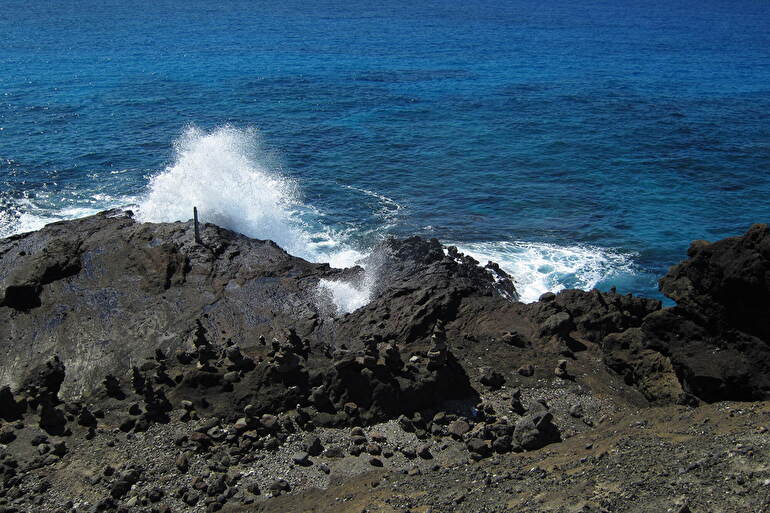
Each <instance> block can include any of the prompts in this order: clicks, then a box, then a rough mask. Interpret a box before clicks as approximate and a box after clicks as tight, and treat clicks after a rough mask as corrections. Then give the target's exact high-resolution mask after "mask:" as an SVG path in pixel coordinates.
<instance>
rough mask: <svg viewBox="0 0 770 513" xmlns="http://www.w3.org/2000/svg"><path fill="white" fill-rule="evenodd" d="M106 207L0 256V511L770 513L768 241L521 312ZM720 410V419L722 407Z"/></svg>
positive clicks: (423, 268) (448, 285)
mask: <svg viewBox="0 0 770 513" xmlns="http://www.w3.org/2000/svg"><path fill="white" fill-rule="evenodd" d="M201 236H202V240H203V243H202V244H196V243H195V241H194V238H193V227H192V225H191V223H190V222H187V223H167V224H142V223H137V222H136V221H134V219H133V217H132V215H131V213H130V212H127V211H120V210H114V211H107V212H103V213H101V214H97V215H95V216H91V217H87V218H83V219H78V220H74V221H66V222H59V223H54V224H51V225H48V226H46V227H45V228H43V229H42V230H40V231H38V232H33V233H28V234H22V235H17V236H13V237H10V238H7V239H3V240H0V335H2V336H0V360H1V361H2V362H3V363H2V365H0V512H17V511H18V512H22V511H23V512H26V511H30V512H32V511H36V512H37V511H40V512H70V511H78V512H91V511H137V512H140V511H141V512H172V511H173V512H182V511H189V512H203V511H220V510H221V511H356V512H361V511H372V512H374V511H383V512H384V511H397V512H405V511H412V512H421V513H425V512H427V511H433V512H439V511H474V512H475V511H553V512H556V511H565V512H567V511H569V512H573V511H586V512H587V511H656V512H659V511H679V512H686V511H693V512H698V511H765V510H766V508H768V507H770V502H768V496H769V495H770V458H769V457H768V452H767V449H768V445H769V444H768V436H770V435H768V434H767V426H768V422H770V418H769V417H768V416H769V415H770V404H769V403H768V402H767V400H768V393H769V392H770V372H769V371H770V348H769V345H768V344H769V343H770V230H768V227H767V226H766V225H754V226H752V227H751V228H750V229H749V231H748V232H747V233H746V234H744V235H742V236H740V237H733V238H729V239H725V240H722V241H718V242H714V243H708V242H705V241H696V242H694V243H693V244H692V245H691V247H690V248H689V250H688V252H687V259H686V260H684V261H683V262H682V263H680V264H678V265H676V266H674V267H672V268H671V270H670V271H669V273H668V274H667V275H666V276H664V277H663V278H662V279H661V281H660V286H661V291H662V292H663V293H664V294H665V295H667V296H668V297H670V298H671V299H673V300H674V301H675V302H676V306H674V307H670V308H663V307H662V305H661V304H660V302H659V301H655V300H650V299H645V298H638V297H633V296H630V295H620V294H617V293H615V292H614V291H612V292H598V291H590V292H583V291H578V290H567V291H562V292H561V293H559V294H551V293H549V294H544V295H543V297H541V298H540V300H539V301H538V302H536V303H532V304H523V303H519V302H516V301H515V298H516V291H515V283H514V282H513V281H512V280H511V278H510V277H509V276H507V275H506V274H505V273H504V271H502V270H501V269H500V268H499V267H498V266H496V265H495V264H493V263H488V264H487V265H485V266H480V265H479V264H478V262H476V261H474V260H473V259H472V258H470V257H467V256H465V255H462V254H461V253H459V252H458V251H457V250H456V249H455V248H452V247H450V248H443V247H442V246H441V244H440V243H439V242H438V241H436V240H424V239H420V238H417V237H415V238H410V239H405V240H395V239H391V240H387V241H385V242H384V243H382V244H381V246H380V247H378V248H377V249H376V250H375V251H374V252H373V253H372V255H371V256H370V257H369V259H370V260H369V262H368V263H367V270H374V272H376V274H377V276H378V278H379V279H378V280H377V285H376V290H375V291H374V293H373V295H372V298H373V299H372V300H371V301H370V302H369V304H367V305H366V306H364V307H362V308H360V309H358V310H356V311H354V312H352V313H349V314H344V315H336V314H335V311H334V305H333V304H332V303H331V302H330V301H329V298H328V297H324V296H323V295H322V294H319V287H318V283H319V281H320V280H322V279H323V280H345V281H355V280H359V279H361V274H362V272H363V270H362V269H360V268H353V269H333V268H331V267H330V266H329V265H327V264H313V263H309V262H306V261H304V260H302V259H299V258H296V257H293V256H291V255H289V254H288V253H286V252H285V251H283V250H282V249H281V248H279V247H278V246H276V245H275V244H274V243H272V242H270V241H260V240H254V239H249V238H247V237H245V236H242V235H239V234H237V233H234V232H231V231H228V230H224V229H222V228H219V227H217V226H214V225H204V226H202V230H201ZM738 401H740V402H738Z"/></svg>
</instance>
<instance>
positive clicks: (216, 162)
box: [137, 127, 369, 313]
mask: <svg viewBox="0 0 770 513" xmlns="http://www.w3.org/2000/svg"><path fill="white" fill-rule="evenodd" d="M175 151H176V156H175V159H174V162H173V163H172V164H171V165H170V166H168V167H167V168H166V169H165V170H164V171H162V172H161V173H159V174H157V175H156V176H154V177H153V178H152V179H151V180H150V184H149V187H148V188H149V191H148V193H147V195H146V196H145V197H144V198H143V200H142V201H141V202H140V204H139V208H138V212H137V218H138V219H139V220H141V221H150V222H164V221H166V222H172V221H185V220H188V219H190V218H191V217H192V207H193V206H197V207H198V212H199V215H200V219H201V221H202V222H210V223H214V224H217V225H219V226H222V227H224V228H228V229H230V230H233V231H237V232H240V233H243V234H244V235H247V236H249V237H253V238H258V239H270V240H272V241H274V242H276V243H277V244H278V245H279V246H281V247H282V248H283V249H284V250H286V251H288V252H289V253H290V254H292V255H295V256H298V257H301V258H304V259H306V260H309V261H312V262H329V263H330V264H331V265H332V266H333V267H351V266H353V265H355V264H356V263H357V262H358V261H359V260H361V259H362V258H363V257H364V256H365V255H364V253H362V252H360V251H357V250H355V249H353V248H350V247H348V246H347V245H346V244H345V243H344V242H342V241H340V240H339V239H338V238H337V237H335V235H334V234H333V233H332V232H331V231H330V230H328V229H325V228H323V227H318V228H316V229H315V231H313V229H312V228H311V227H310V226H309V225H308V224H307V223H304V222H303V221H302V218H301V215H302V213H303V212H305V213H306V212H307V211H308V209H307V208H306V207H305V205H303V204H302V202H301V201H300V197H299V189H298V187H297V184H296V183H295V182H294V181H292V180H290V179H289V178H287V177H285V176H282V175H281V174H280V173H279V172H278V170H277V169H276V166H275V165H274V163H273V162H271V159H270V157H269V155H268V154H267V153H266V152H265V151H264V150H263V147H262V144H261V141H260V138H259V136H258V134H257V132H256V131H255V130H248V129H247V130H240V129H236V128H233V127H221V128H218V129H215V130H213V131H211V132H205V131H203V130H200V129H198V128H195V127H190V128H188V129H187V130H186V131H185V133H184V135H183V136H182V137H180V139H179V140H178V141H177V142H176V144H175ZM362 286H364V285H362ZM321 287H322V288H325V289H326V290H327V291H328V292H330V293H331V296H332V299H333V301H334V303H335V304H336V306H337V310H338V312H342V313H344V312H348V311H351V309H355V308H358V307H359V306H362V305H363V304H365V303H366V302H367V301H368V297H369V296H368V294H369V292H368V290H365V289H364V288H360V289H359V288H356V287H354V286H352V285H350V284H345V283H342V282H335V283H334V284H322V285H321Z"/></svg>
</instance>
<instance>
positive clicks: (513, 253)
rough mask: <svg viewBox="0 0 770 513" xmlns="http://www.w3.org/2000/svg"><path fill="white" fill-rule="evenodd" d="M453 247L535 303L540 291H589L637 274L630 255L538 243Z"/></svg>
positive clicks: (582, 246) (482, 243)
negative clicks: (495, 269)
mask: <svg viewBox="0 0 770 513" xmlns="http://www.w3.org/2000/svg"><path fill="white" fill-rule="evenodd" d="M457 248H458V249H459V250H460V251H462V252H463V253H466V254H468V255H470V256H472V257H473V258H475V259H476V260H478V261H479V262H481V264H485V263H486V262H487V261H489V260H491V261H493V262H497V263H498V264H500V267H502V268H503V270H505V271H506V272H507V273H509V274H510V275H511V276H513V278H514V283H515V285H516V290H517V291H518V293H519V296H520V299H521V301H523V302H525V303H531V302H533V301H537V299H538V297H540V295H541V294H543V293H544V292H558V291H560V290H562V289H565V288H577V289H583V290H590V289H593V288H594V287H596V286H597V284H599V283H601V282H606V281H608V280H611V279H612V278H613V277H619V276H622V275H627V274H634V273H636V272H637V269H636V268H635V265H634V262H633V255H629V254H623V253H619V252H617V251H613V250H609V249H603V248H597V247H592V246H585V245H576V246H559V245H556V244H547V243H538V242H520V241H515V242H507V241H501V242H478V243H469V244H457Z"/></svg>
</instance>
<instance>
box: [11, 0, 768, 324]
mask: <svg viewBox="0 0 770 513" xmlns="http://www.w3.org/2000/svg"><path fill="white" fill-rule="evenodd" d="M0 13H1V15H0V236H8V235H11V234H14V233H19V232H24V231H29V230H33V229H37V228H39V227H41V226H43V225H44V224H45V223H47V222H51V221H54V220H58V219H65V218H73V217H78V216H83V215H86V214H89V213H93V212H96V211H99V210H102V209H105V208H108V207H115V206H126V205H131V208H132V209H134V211H135V212H136V213H137V216H138V217H139V218H140V219H143V220H148V221H173V220H187V219H189V218H190V217H191V216H192V207H193V205H197V206H198V208H199V210H200V213H201V219H202V220H203V221H210V222H215V223H218V224H220V225H223V226H226V227H229V228H232V229H234V230H237V231H240V232H242V233H245V234H247V235H250V236H253V237H258V238H270V239H274V240H276V242H278V243H279V244H281V245H282V246H283V247H284V248H285V249H287V250H288V251H290V252H292V253H294V254H297V255H299V256H302V257H305V258H308V259H311V260H316V261H331V262H332V263H333V264H335V265H340V266H343V265H350V264H352V263H354V262H355V261H356V260H357V259H358V258H360V257H361V256H362V255H365V254H366V253H367V251H368V250H369V249H370V248H371V247H372V245H373V244H375V243H376V242H377V241H378V240H380V239H381V238H382V237H385V236H387V235H389V234H393V235H397V236H405V235H413V234H418V235H422V236H430V237H433V236H435V237H438V238H439V239H441V240H442V242H444V243H446V244H455V245H457V246H459V247H460V248H461V249H462V250H464V251H466V252H469V253H471V254H473V255H474V256H476V257H477V258H478V259H479V260H481V261H482V262H485V261H486V260H488V259H493V260H495V261H497V262H499V263H500V264H501V265H502V266H503V268H505V269H507V270H508V271H509V272H511V273H512V274H513V275H514V277H515V279H516V282H517V288H518V290H519V292H520V294H521V296H522V299H524V300H526V301H532V300H535V299H536V298H537V297H538V296H539V295H540V294H541V293H542V292H545V291H547V290H559V289H561V288H564V287H578V288H584V289H590V288H593V287H598V288H600V289H608V288H609V287H611V286H616V287H617V288H618V290H619V291H621V292H632V293H635V294H641V295H645V296H650V297H657V298H660V294H659V293H658V291H657V278H659V277H660V276H661V275H662V274H664V273H665V272H666V270H667V268H668V267H669V266H670V265H672V264H674V263H676V262H678V261H679V260H681V259H682V258H684V257H685V253H686V249H687V247H688V245H689V242H690V241H691V240H693V239H701V238H702V239H708V240H715V239H719V238H722V237H726V236H731V235H737V234H740V233H742V232H744V231H745V230H746V229H747V228H748V227H749V226H750V225H751V224H752V223H754V222H768V221H770V201H769V198H770V2H767V1H765V0H755V1H752V0H737V1H732V2H725V1H713V0H705V1H697V2H696V1H693V0H685V1H681V0H667V1H644V0H642V1H634V2H631V1H629V0H620V1H590V0H589V1H583V2H574V1H568V0H553V1H548V2H541V1H531V0H512V1H503V2H500V1H486V0H485V1H473V0H471V1H466V2H450V1H436V0H424V1H423V0H417V1H415V0H411V1H403V0H395V1H391V2H371V1H369V0H361V1H357V2H352V1H343V0H338V1H334V0H330V1H327V0H319V1H313V2H307V1H302V2H300V1H296V0H284V1H281V2H263V1H253V0H249V1H240V0H223V1H221V2H210V1H201V0H184V1H182V0H154V1H152V2H134V1H126V0H120V1H116V0H98V1H94V0H73V1H70V2H50V1H42V0H3V2H2V3H1V4H0ZM326 285H327V286H328V287H329V288H330V289H333V290H331V291H332V293H333V294H334V295H335V297H337V298H338V299H340V298H341V299H340V301H338V305H339V306H340V308H342V309H343V310H351V309H353V308H355V307H356V306H360V304H362V303H363V302H365V301H366V290H358V289H355V287H352V286H350V285H347V284H326ZM346 287H347V288H346ZM343 289H344V290H343Z"/></svg>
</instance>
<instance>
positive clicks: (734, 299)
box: [603, 225, 770, 402]
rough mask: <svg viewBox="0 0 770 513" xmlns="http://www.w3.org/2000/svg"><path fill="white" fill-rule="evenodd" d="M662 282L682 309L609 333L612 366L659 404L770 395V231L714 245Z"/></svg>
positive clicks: (754, 230) (699, 246) (692, 252)
mask: <svg viewBox="0 0 770 513" xmlns="http://www.w3.org/2000/svg"><path fill="white" fill-rule="evenodd" d="M688 257H689V258H688V259H687V260H685V261H684V262H682V263H680V264H678V265H676V266H674V267H672V268H671V270H670V271H669V273H668V274H667V275H666V276H665V277H663V278H662V279H661V280H660V287H661V291H662V292H663V293H664V294H666V295H667V296H669V297H670V298H671V299H673V300H675V301H676V302H677V306H676V307H673V308H666V309H664V310H661V311H658V312H654V313H651V314H649V315H647V316H646V317H645V318H644V320H643V322H642V323H641V325H640V326H639V328H638V329H632V330H628V331H626V332H624V333H622V334H617V335H612V336H609V337H607V338H606V339H605V340H604V342H603V345H604V348H605V351H606V353H607V358H606V362H607V364H608V365H609V366H610V367H612V368H614V369H616V370H618V371H619V372H621V373H624V374H625V375H626V378H627V380H628V381H629V382H632V383H636V384H638V385H639V387H640V388H641V389H642V391H643V392H644V393H645V395H646V396H647V397H648V398H649V399H650V400H653V401H658V402H670V401H671V400H680V401H687V400H688V396H689V395H693V396H695V397H697V398H699V399H702V400H705V401H720V400H727V399H733V400H757V399H766V398H767V397H768V394H769V393H770V230H768V227H767V225H754V226H752V227H751V229H750V230H749V231H748V233H746V234H745V235H743V236H741V237H732V238H729V239H725V240H722V241H719V242H715V243H713V244H709V243H707V242H705V241H696V242H694V243H693V244H692V245H691V246H690V249H689V250H688Z"/></svg>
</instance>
